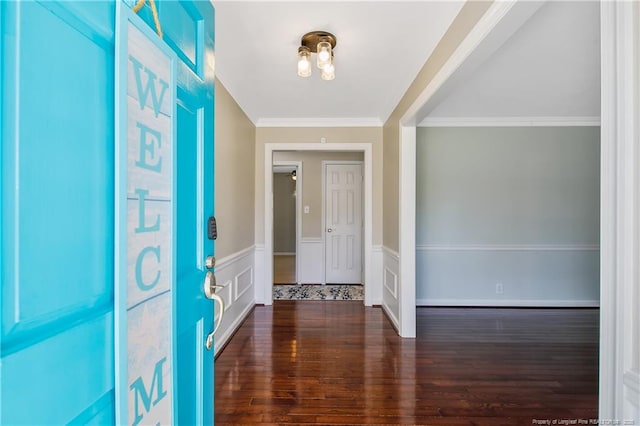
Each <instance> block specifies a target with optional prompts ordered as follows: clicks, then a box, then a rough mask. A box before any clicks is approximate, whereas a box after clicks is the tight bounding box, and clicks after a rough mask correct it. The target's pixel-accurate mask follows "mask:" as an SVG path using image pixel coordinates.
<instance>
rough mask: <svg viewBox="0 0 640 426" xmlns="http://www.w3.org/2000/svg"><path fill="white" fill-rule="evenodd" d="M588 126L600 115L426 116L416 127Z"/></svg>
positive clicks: (596, 121)
mask: <svg viewBox="0 0 640 426" xmlns="http://www.w3.org/2000/svg"><path fill="white" fill-rule="evenodd" d="M581 126H584V127H588V126H600V117H598V116H595V117H427V118H425V119H424V120H422V121H421V122H420V124H418V127H581Z"/></svg>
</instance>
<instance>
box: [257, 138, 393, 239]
mask: <svg viewBox="0 0 640 426" xmlns="http://www.w3.org/2000/svg"><path fill="white" fill-rule="evenodd" d="M320 138H326V140H327V145H330V144H332V143H370V144H371V145H372V146H373V158H372V161H373V166H372V169H373V170H372V172H373V244H374V245H379V244H381V243H382V191H381V190H380V188H382V128H381V127H259V128H257V129H256V138H255V141H256V145H255V171H256V175H255V212H256V216H255V240H256V244H260V243H264V152H265V144H267V143H318V142H320ZM303 235H304V234H303Z"/></svg>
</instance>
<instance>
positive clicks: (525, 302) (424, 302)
mask: <svg viewBox="0 0 640 426" xmlns="http://www.w3.org/2000/svg"><path fill="white" fill-rule="evenodd" d="M416 305H417V306H478V307H483V306H495V307H504V308H598V307H600V301H598V300H536V299H417V300H416Z"/></svg>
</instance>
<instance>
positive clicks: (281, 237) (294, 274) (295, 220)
mask: <svg viewBox="0 0 640 426" xmlns="http://www.w3.org/2000/svg"><path fill="white" fill-rule="evenodd" d="M272 170H273V282H274V283H275V284H297V283H299V278H298V272H299V267H298V260H299V259H300V256H299V247H300V234H301V228H302V218H301V212H300V211H301V204H302V201H301V200H302V175H303V172H302V162H301V161H274V162H273V168H272Z"/></svg>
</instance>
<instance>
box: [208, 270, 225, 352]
mask: <svg viewBox="0 0 640 426" xmlns="http://www.w3.org/2000/svg"><path fill="white" fill-rule="evenodd" d="M223 288H224V286H221V285H217V284H216V276H215V274H214V273H213V272H211V271H208V272H207V275H205V277H204V295H205V296H206V298H207V299H210V300H213V303H214V304H215V303H216V302H218V305H219V307H220V309H219V311H218V312H219V314H218V319H217V320H216V319H215V316H214V320H213V330H212V331H211V333H209V334H208V335H207V341H206V343H205V346H206V348H207V350H211V348H212V347H213V336H214V335H215V334H216V332H217V331H218V330H219V329H220V324H222V317H223V316H224V300H223V299H222V297H220V296H219V295H217V294H216V292H215V291H216V289H223Z"/></svg>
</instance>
